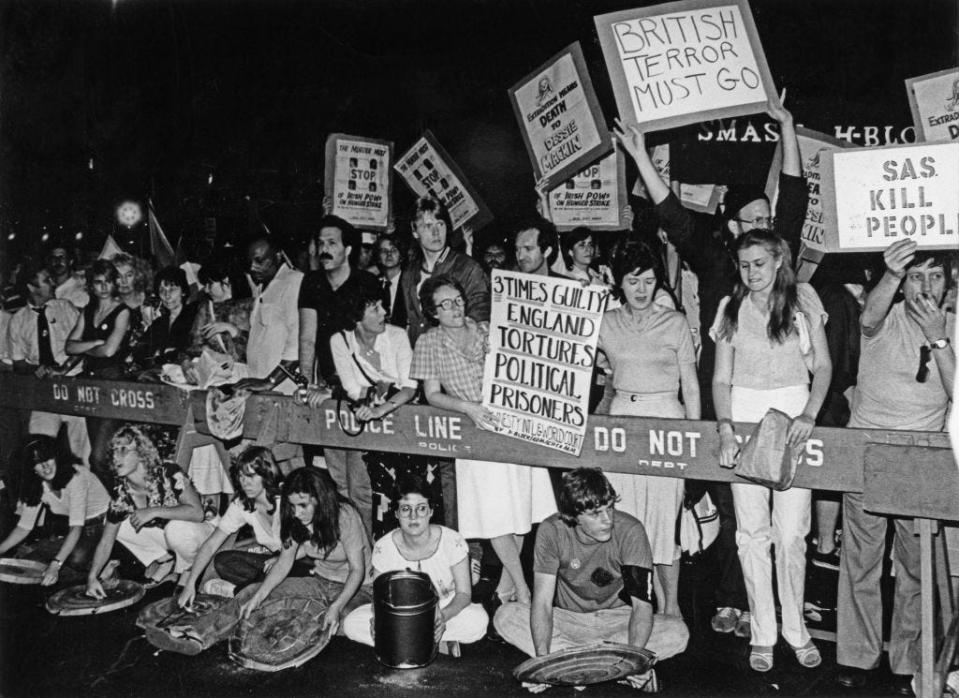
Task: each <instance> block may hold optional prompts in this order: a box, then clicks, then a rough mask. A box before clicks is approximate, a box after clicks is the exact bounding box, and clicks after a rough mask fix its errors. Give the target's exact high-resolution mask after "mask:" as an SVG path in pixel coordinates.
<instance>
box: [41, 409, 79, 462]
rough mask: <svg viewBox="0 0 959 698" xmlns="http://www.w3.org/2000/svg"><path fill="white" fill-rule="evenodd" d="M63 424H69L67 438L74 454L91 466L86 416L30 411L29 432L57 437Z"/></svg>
mask: <svg viewBox="0 0 959 698" xmlns="http://www.w3.org/2000/svg"><path fill="white" fill-rule="evenodd" d="M61 424H66V425H67V440H68V441H69V442H70V450H71V451H73V455H75V456H77V457H78V458H79V459H80V460H81V461H83V464H84V465H85V466H87V467H88V468H89V467H90V437H89V436H88V435H87V420H86V418H85V417H74V416H72V415H68V414H54V413H53V412H39V411H34V412H31V413H30V426H29V428H28V433H30V434H43V435H44V436H52V437H53V438H57V434H58V433H59V432H60V425H61Z"/></svg>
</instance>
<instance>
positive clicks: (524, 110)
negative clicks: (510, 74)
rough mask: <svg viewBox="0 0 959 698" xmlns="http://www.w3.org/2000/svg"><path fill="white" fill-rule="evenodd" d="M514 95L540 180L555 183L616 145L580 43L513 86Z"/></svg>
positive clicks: (534, 166)
mask: <svg viewBox="0 0 959 698" xmlns="http://www.w3.org/2000/svg"><path fill="white" fill-rule="evenodd" d="M509 99H510V102H511V103H512V105H513V111H514V112H515V113H516V119H517V121H519V125H520V133H521V134H522V135H523V142H524V143H526V152H527V153H529V159H530V160H531V161H532V163H533V172H534V174H535V176H536V179H537V180H540V179H546V180H547V181H549V182H552V183H553V185H554V186H555V184H556V183H557V182H564V181H566V180H567V179H569V178H570V177H572V176H573V175H575V174H576V173H577V172H579V171H580V170H582V169H583V167H585V166H586V165H588V164H589V163H591V162H593V161H594V160H596V158H598V157H600V156H601V155H604V154H605V153H608V152H609V151H610V149H611V148H612V147H613V144H612V140H611V138H610V135H609V132H608V131H607V130H606V127H605V125H604V122H603V112H602V111H601V110H600V108H599V100H597V99H596V93H595V92H594V91H593V83H592V82H591V81H590V79H589V72H587V70H586V61H585V60H583V50H582V49H581V48H580V46H579V42H576V43H573V44H570V45H569V46H567V47H566V48H564V49H563V50H562V51H560V52H559V53H557V54H556V55H555V56H553V57H552V58H550V59H549V60H548V61H546V63H544V64H543V65H541V66H540V67H539V68H537V69H536V70H534V71H533V72H532V73H530V74H529V75H527V76H526V77H525V78H523V79H522V80H520V81H519V82H518V83H516V84H515V85H513V86H512V87H511V88H510V89H509ZM547 188H548V187H547Z"/></svg>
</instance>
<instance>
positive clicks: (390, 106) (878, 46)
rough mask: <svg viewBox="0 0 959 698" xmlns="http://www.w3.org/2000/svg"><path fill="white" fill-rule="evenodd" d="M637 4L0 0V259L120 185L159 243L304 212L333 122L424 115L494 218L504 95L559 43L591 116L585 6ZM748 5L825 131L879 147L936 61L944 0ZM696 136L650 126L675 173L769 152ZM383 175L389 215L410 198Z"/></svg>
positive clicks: (594, 54) (346, 125)
mask: <svg viewBox="0 0 959 698" xmlns="http://www.w3.org/2000/svg"><path fill="white" fill-rule="evenodd" d="M642 4H655V3H643V2H640V1H638V0H593V1H587V0H443V1H440V0H314V1H310V2H308V1H304V0H297V1H282V0H274V1H271V2H267V1H266V0H261V1H259V2H248V1H239V2H238V1H231V2H226V1H225V0H223V1H220V2H211V1H200V0H194V1H192V2H190V1H180V2H170V1H166V0H164V1H160V0H118V2H116V4H115V6H114V5H113V4H111V2H110V1H109V0H86V1H79V0H73V1H61V2H50V1H45V0H22V1H15V2H9V1H6V2H2V3H0V255H2V256H5V257H7V259H10V258H11V257H12V256H14V255H15V254H16V253H18V252H21V251H29V250H31V249H32V248H34V247H35V246H36V245H37V243H38V240H39V238H40V236H41V235H42V233H43V231H44V230H45V229H46V231H47V232H52V233H54V234H56V233H57V231H59V230H60V227H61V226H63V228H62V229H63V231H64V233H69V234H70V235H71V236H72V235H73V234H75V233H76V232H83V233H84V241H83V244H84V245H85V246H87V247H89V248H90V249H98V248H99V244H100V242H101V241H102V239H103V236H104V235H105V234H106V233H107V232H109V231H110V229H111V226H112V221H113V208H114V206H115V205H116V203H117V202H118V201H119V200H121V199H123V198H127V197H130V198H134V199H138V200H140V201H143V200H145V199H146V197H147V196H151V197H152V198H153V202H154V204H155V207H156V211H157V214H158V216H159V219H160V221H161V223H162V224H163V226H164V228H165V229H166V231H167V235H168V236H169V237H170V238H171V240H172V241H173V242H174V243H176V240H177V238H178V237H179V236H180V235H181V234H183V235H185V236H187V237H188V238H189V237H191V236H195V235H197V234H199V231H201V230H203V229H204V226H207V227H209V226H210V219H215V220H216V228H217V230H218V231H219V234H220V235H221V237H223V236H229V235H236V234H243V233H244V232H245V231H246V230H247V229H248V227H249V226H251V225H253V224H254V221H255V220H256V217H257V215H261V214H262V212H263V210H264V209H268V208H269V206H270V202H280V205H279V206H276V205H274V206H273V208H272V210H273V211H274V217H275V218H276V213H275V212H276V211H277V210H278V209H281V208H283V204H289V203H298V204H305V205H306V208H309V207H310V206H312V207H313V208H314V209H315V207H316V206H317V205H318V204H319V202H320V200H321V199H322V196H323V194H322V177H323V149H324V142H325V139H326V136H327V134H329V133H331V132H337V131H339V132H346V133H351V134H355V135H364V136H372V137H378V138H386V139H391V140H393V141H394V143H395V146H396V152H397V154H399V153H401V152H403V151H404V150H405V149H406V148H407V147H408V146H409V145H410V144H411V143H412V141H413V140H415V139H416V138H417V137H418V136H419V135H420V133H421V132H422V130H423V129H425V128H429V129H431V130H432V131H433V133H434V134H435V135H436V136H437V138H438V139H439V140H440V142H441V143H442V144H443V145H444V146H445V147H446V149H447V150H448V151H449V152H450V154H451V155H452V157H453V158H454V159H455V160H456V161H457V162H458V163H459V165H460V166H461V167H462V169H463V170H464V172H465V173H466V175H467V176H468V177H469V178H470V179H471V181H472V183H473V184H474V186H475V187H476V188H477V189H478V191H479V192H480V194H481V195H482V196H483V197H484V199H485V200H486V202H487V203H488V204H489V206H490V208H491V209H492V211H493V214H494V215H495V216H497V218H499V219H501V220H502V219H504V218H508V217H511V216H514V215H515V214H517V213H520V212H524V211H526V210H527V209H528V208H529V207H530V204H531V200H532V174H531V168H530V165H529V163H528V160H527V157H526V153H525V150H524V148H523V144H522V141H521V139H520V134H519V131H518V127H517V126H516V124H515V122H514V117H513V114H512V112H511V110H510V106H509V102H508V99H507V97H506V89H507V88H508V87H509V86H510V85H512V84H513V83H514V82H516V81H517V80H518V79H520V78H521V77H523V76H524V75H525V74H526V73H527V72H529V71H530V70H532V69H534V68H535V67H536V66H537V65H539V64H540V63H541V62H542V61H544V60H546V59H547V58H548V57H549V56H551V55H552V54H554V53H555V52H556V51H558V50H559V49H560V48H562V47H563V46H565V45H567V44H569V43H571V42H572V41H575V40H579V41H580V42H582V45H583V48H584V51H585V53H586V57H587V61H588V63H589V68H590V73H591V76H592V79H593V82H594V85H595V87H596V89H597V92H598V93H599V97H600V102H601V104H602V107H603V110H604V113H605V115H606V117H607V119H608V120H609V121H610V122H611V121H612V118H613V116H614V115H615V113H616V110H615V106H614V103H613V99H612V94H611V92H610V87H609V80H608V77H607V75H606V70H605V66H604V64H603V60H602V55H601V52H600V50H599V46H598V42H597V40H596V35H595V30H594V26H593V21H592V17H593V16H594V15H597V14H602V13H604V12H610V11H615V10H621V9H627V8H630V7H635V6H637V5H642ZM751 6H752V11H753V15H754V17H755V19H756V23H757V25H758V28H759V32H760V36H761V39H762V43H763V46H764V48H765V52H766V56H767V59H768V62H769V66H770V69H771V71H772V74H773V78H774V80H775V82H776V84H777V85H779V86H780V87H781V86H786V87H787V88H788V96H787V100H786V106H787V107H788V108H790V109H791V110H792V111H793V113H794V115H795V117H796V121H797V122H798V123H801V124H803V125H806V126H808V127H810V128H814V129H817V130H820V131H824V132H826V133H830V134H832V133H834V129H835V127H836V126H840V127H843V128H848V127H854V128H856V129H857V130H858V132H859V133H860V134H862V132H863V128H864V127H866V126H877V127H879V134H880V136H879V137H880V139H881V141H880V142H883V141H884V140H885V139H884V135H885V133H884V132H885V129H886V126H891V127H892V130H891V133H892V136H893V138H894V139H896V138H899V136H900V134H901V132H902V129H904V128H905V127H907V126H909V125H910V124H911V122H912V120H911V116H910V113H909V106H908V102H907V99H906V93H905V88H904V86H903V80H904V79H905V78H907V77H911V76H915V75H920V74H924V73H929V72H933V71H936V70H941V69H944V68H947V67H950V66H954V65H956V64H957V40H956V32H957V9H956V8H957V3H956V1H955V0H901V1H899V2H888V1H885V0H883V1H872V2H870V1H866V0H858V1H853V0H832V1H828V2H827V1H825V0H816V1H814V2H798V1H788V2H787V1H785V0H761V1H760V0H753V2H752V3H751ZM763 119H765V117H758V118H757V123H759V121H762V120H763ZM740 121H741V122H742V121H744V120H740ZM696 134H697V129H696V128H689V129H685V130H683V131H679V132H671V133H664V134H660V135H659V138H660V139H661V140H663V139H665V140H670V141H671V142H673V143H674V145H676V146H682V148H681V149H679V150H676V151H674V154H673V158H674V167H675V168H676V171H677V172H678V173H681V174H682V175H683V176H682V179H683V180H684V181H696V180H697V179H698V180H699V181H722V180H723V179H724V177H723V176H711V175H713V173H711V172H710V173H706V174H699V173H698V172H697V168H699V169H701V165H702V164H703V163H707V162H713V160H712V159H711V156H714V155H716V154H717V153H720V154H722V155H723V156H724V157H726V156H729V158H730V159H729V161H728V162H729V164H731V165H732V166H734V167H735V168H739V169H740V170H742V169H748V168H746V167H745V165H746V164H748V163H751V162H754V161H755V160H756V159H757V158H764V157H767V158H768V156H769V155H770V154H771V146H770V145H766V144H764V145H763V146H760V147H758V148H757V147H756V146H749V145H746V146H743V145H741V144H737V145H733V146H728V147H727V150H726V151H720V150H717V149H716V148H715V146H713V145H707V147H706V151H705V152H704V151H703V149H702V146H701V145H700V144H697V142H696V139H697V135H696ZM857 142H858V143H859V144H860V145H865V144H867V143H866V142H865V141H864V140H863V138H862V137H861V135H860V137H859V138H858V139H857ZM710 150H711V152H710ZM91 161H92V163H93V164H92V169H91V167H90V163H91ZM754 169H756V170H757V171H758V170H759V169H761V168H754ZM211 175H212V176H213V179H212V184H210V183H208V182H209V178H210V176H211ZM726 175H727V177H735V176H737V175H736V173H735V172H733V173H732V174H729V173H726ZM764 179H765V171H762V172H759V180H760V181H761V180H764ZM394 184H395V186H394V191H395V192H396V196H395V204H396V207H397V208H396V211H397V215H398V218H400V219H401V220H402V216H403V213H404V211H405V209H407V208H408V204H409V202H410V196H409V193H408V190H407V189H406V187H405V185H404V184H403V183H402V182H401V180H400V179H399V178H398V177H397V178H396V179H395V182H394ZM258 212H259V213H258ZM276 220H280V219H279V218H276ZM44 226H46V228H44ZM11 234H15V239H14V240H13V241H10V240H9V238H10V235H11ZM2 266H3V265H0V268H2Z"/></svg>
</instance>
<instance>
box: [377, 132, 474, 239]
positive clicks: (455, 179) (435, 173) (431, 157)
mask: <svg viewBox="0 0 959 698" xmlns="http://www.w3.org/2000/svg"><path fill="white" fill-rule="evenodd" d="M395 169H396V171H397V172H399V173H400V176H401V177H402V178H403V181H404V182H406V184H407V186H408V187H409V188H410V189H411V190H412V191H413V193H414V194H416V195H417V196H432V197H433V198H435V199H437V200H438V201H440V202H441V203H442V204H443V205H444V206H446V210H447V211H449V214H450V218H451V219H452V220H453V228H454V229H455V228H461V227H463V226H464V225H469V226H470V227H471V228H473V230H479V229H480V228H482V227H483V226H484V225H486V224H487V223H489V222H490V221H491V220H493V214H491V213H490V210H489V208H488V207H487V206H486V204H485V203H484V202H483V200H482V199H481V198H480V196H479V194H478V193H477V192H476V190H475V189H474V188H473V186H472V185H471V184H470V182H469V180H468V179H466V175H464V174H463V171H462V170H461V169H460V168H459V167H458V166H457V165H456V163H455V162H454V161H453V159H452V158H451V157H450V156H449V153H447V152H446V150H445V149H444V148H443V146H442V145H440V143H439V141H437V140H436V137H435V136H434V135H433V134H432V133H431V132H430V131H429V130H427V131H425V132H424V133H423V137H422V138H420V139H419V140H418V141H416V143H414V144H413V145H412V147H411V148H410V149H409V150H407V151H406V152H405V153H403V154H402V155H401V156H400V157H399V159H398V160H397V161H396V165H395Z"/></svg>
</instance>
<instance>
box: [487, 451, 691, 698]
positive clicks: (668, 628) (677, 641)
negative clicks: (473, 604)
mask: <svg viewBox="0 0 959 698" xmlns="http://www.w3.org/2000/svg"><path fill="white" fill-rule="evenodd" d="M618 499H619V497H618V496H617V494H616V490H614V489H613V487H612V485H610V483H609V480H607V479H606V476H605V475H603V472H602V471H601V470H600V469H599V468H577V469H576V470H572V471H570V472H568V473H566V474H565V475H563V485H562V488H561V490H560V494H559V513H558V514H553V515H552V516H550V517H549V518H548V519H546V520H545V521H543V523H541V524H540V526H539V531H538V532H537V534H536V547H535V555H534V560H533V573H534V578H533V603H532V606H530V605H527V604H523V603H507V604H504V605H503V606H501V607H500V609H499V610H498V611H497V613H496V616H495V618H494V619H493V622H494V625H495V626H496V630H497V631H498V632H499V633H500V635H502V636H503V638H504V639H505V640H506V641H507V642H509V643H511V644H513V645H515V646H516V647H518V648H520V649H521V650H523V651H524V652H526V653H527V654H529V655H530V656H537V657H538V656H542V655H546V654H549V653H550V652H556V651H559V650H565V649H573V648H576V647H584V646H586V645H589V644H592V643H596V642H601V641H603V640H608V641H610V642H619V643H623V644H629V645H633V646H634V647H638V648H645V649H647V650H649V651H650V652H653V653H654V654H655V655H656V656H657V658H658V659H666V658H667V657H672V656H673V655H676V654H679V653H680V652H682V651H683V650H685V649H686V643H687V641H688V640H689V630H688V629H687V628H686V624H685V623H683V621H682V619H681V618H677V617H670V616H664V615H654V614H653V604H652V599H653V577H652V575H653V571H652V570H653V558H652V553H651V552H650V548H649V539H648V538H647V537H646V530H645V529H644V528H643V525H642V524H641V523H640V522H639V521H637V520H636V519H635V518H633V517H632V516H630V515H629V514H627V513H625V512H622V511H617V510H616V509H614V506H615V504H616V502H617V500H618ZM630 683H631V684H632V685H634V686H636V687H637V688H643V689H644V690H646V691H650V692H653V691H655V690H656V685H657V684H656V676H655V673H654V672H653V671H652V670H650V672H649V673H648V674H644V675H642V676H635V677H630ZM527 688H530V689H531V690H536V689H537V688H540V686H527Z"/></svg>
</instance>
